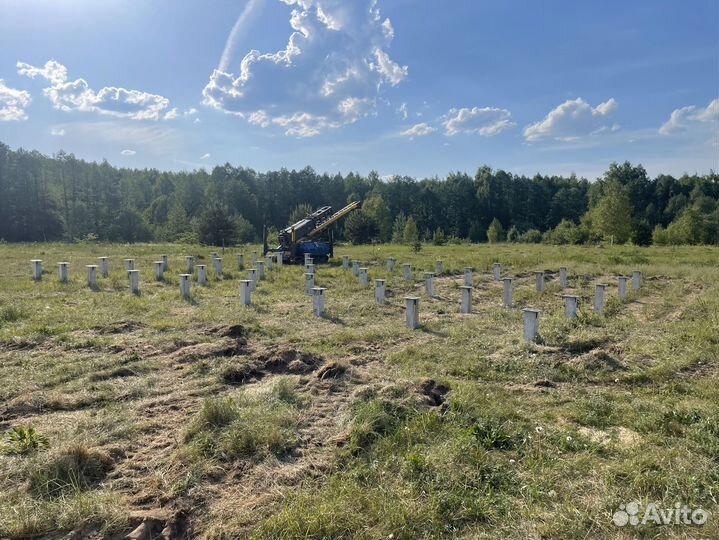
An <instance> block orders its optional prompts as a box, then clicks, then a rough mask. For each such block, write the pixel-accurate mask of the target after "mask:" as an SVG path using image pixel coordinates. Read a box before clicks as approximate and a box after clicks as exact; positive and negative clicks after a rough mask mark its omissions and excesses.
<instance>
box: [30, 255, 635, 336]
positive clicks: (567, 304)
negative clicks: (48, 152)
mask: <svg viewBox="0 0 719 540" xmlns="http://www.w3.org/2000/svg"><path fill="white" fill-rule="evenodd" d="M210 255H211V258H212V266H213V268H214V271H215V275H216V276H217V277H222V275H223V270H222V258H221V257H219V256H218V254H217V253H216V252H214V251H213V252H212V253H211V254H210ZM31 262H32V274H33V279H35V280H40V279H42V272H43V270H42V261H41V260H39V259H33V260H32V261H31ZM99 263H100V264H99V265H92V264H90V265H86V268H87V284H88V286H90V287H92V288H95V287H97V271H98V268H99V271H100V275H101V276H102V277H107V276H108V275H109V262H108V257H99ZM124 264H125V269H126V270H127V274H128V278H129V284H130V291H131V292H132V293H134V294H139V292H140V278H139V272H140V271H139V270H137V269H135V260H134V259H124ZM274 264H277V266H282V257H281V256H280V255H279V254H268V255H266V256H265V260H264V261H261V260H259V258H258V256H257V252H256V251H255V252H252V265H253V268H249V269H248V271H247V272H248V279H246V280H240V303H241V304H242V305H243V306H249V305H251V304H252V292H253V291H255V290H256V289H257V282H258V281H259V280H261V279H264V277H265V271H266V270H267V271H271V270H272V268H273V265H274ZM237 266H238V268H239V269H240V270H244V267H245V261H244V254H242V253H240V254H238V255H237ZM154 267H155V278H156V279H157V280H162V279H164V273H165V272H166V271H168V270H169V269H170V266H169V261H168V257H167V255H162V256H161V257H160V260H158V261H155V262H154ZM386 267H387V270H388V271H389V272H393V271H394V267H395V259H394V258H392V257H390V258H388V259H387V263H386ZM185 268H186V273H184V274H180V275H179V277H180V294H181V295H182V296H183V297H184V298H188V299H189V298H190V297H191V284H192V277H193V275H194V274H195V272H196V273H197V283H198V284H199V285H206V284H207V266H206V265H204V264H197V265H196V264H195V258H194V257H192V256H186V257H185ZM350 268H351V269H352V274H353V275H354V276H355V277H357V279H358V281H359V284H360V285H361V286H362V287H367V286H368V285H369V268H367V267H361V266H360V263H359V262H358V261H350V258H349V256H347V255H345V256H343V257H342V269H343V270H344V271H348V270H349V269H350ZM402 268H403V271H404V278H405V280H406V281H407V282H408V283H410V282H412V281H413V279H412V266H411V265H410V264H409V263H405V264H403V265H402ZM58 269H59V278H60V281H61V282H63V283H66V282H67V281H68V279H69V263H67V262H60V263H58ZM435 269H436V274H442V273H443V272H444V264H443V262H442V260H437V262H436V265H435ZM315 271H316V269H315V265H314V263H313V261H312V258H311V257H310V256H309V255H305V293H306V294H307V295H309V296H311V297H312V312H313V314H314V315H315V316H316V317H321V316H322V315H323V314H324V311H325V291H326V289H325V288H323V287H317V286H316V283H315ZM534 274H535V283H536V285H535V287H536V290H537V292H539V293H542V292H544V285H545V275H544V272H535V273H534ZM492 275H493V277H494V280H495V281H502V282H503V283H504V289H503V302H504V306H505V307H507V308H511V307H513V301H512V293H513V286H512V278H511V277H502V265H501V264H500V263H494V264H493V266H492ZM434 277H435V273H433V272H424V289H425V293H426V295H427V296H428V297H430V298H433V297H434V296H435V294H434ZM631 279H632V288H633V289H634V290H635V291H638V290H639V289H640V287H641V283H642V273H641V272H640V271H639V270H635V271H634V272H633V274H632V278H631ZM617 280H618V282H617V285H618V292H619V298H621V299H625V298H626V297H627V295H628V290H627V288H628V281H629V277H627V276H619V277H618V278H617ZM559 284H560V286H561V287H562V289H564V288H566V287H567V286H568V278H567V268H566V267H561V268H560V269H559ZM606 287H607V285H606V284H603V283H597V284H596V285H595V294H594V312H595V313H601V312H602V311H603V310H604V297H605V290H606ZM473 288H474V271H473V269H472V268H471V267H465V268H464V285H462V286H461V287H460V289H461V291H462V297H461V302H460V313H462V314H469V313H471V312H472V290H473ZM385 294H386V284H385V280H384V279H376V280H375V299H376V301H377V303H378V304H380V305H382V304H384V303H385ZM562 298H563V299H564V312H565V314H566V316H567V317H569V318H575V317H576V316H577V309H578V307H579V297H578V296H574V295H568V294H565V295H562ZM404 299H405V304H406V320H407V327H408V328H411V329H415V328H417V327H418V326H419V300H420V299H419V297H417V296H406V297H405V298H404ZM522 311H523V313H524V338H525V339H526V340H527V341H535V340H536V339H537V336H538V334H539V314H540V313H541V311H540V310H538V309H534V308H525V309H523V310H522Z"/></svg>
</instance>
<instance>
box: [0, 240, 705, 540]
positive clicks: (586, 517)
mask: <svg viewBox="0 0 719 540" xmlns="http://www.w3.org/2000/svg"><path fill="white" fill-rule="evenodd" d="M211 250H212V249H211V248H203V247H199V246H180V245H144V244H140V245H93V244H83V245H80V244H76V245H65V244H32V245H14V246H11V245H7V244H0V256H2V259H3V261H5V266H4V269H3V277H4V279H2V280H0V403H2V405H0V414H1V415H3V418H2V421H3V422H4V424H3V428H2V429H3V431H7V432H10V430H12V429H13V428H23V429H25V428H27V427H29V426H32V427H33V428H34V429H35V430H36V433H38V434H40V436H41V437H42V440H43V443H42V444H34V443H32V440H35V439H34V438H33V437H32V436H31V437H21V439H22V440H21V441H20V442H14V443H13V445H16V448H14V449H12V450H11V451H6V452H2V453H0V537H10V538H27V537H32V536H41V535H43V534H49V533H51V532H52V533H58V534H60V535H62V534H64V533H67V532H69V531H71V530H72V529H74V528H76V527H80V526H84V525H87V526H88V527H90V528H91V529H93V530H96V531H102V533H103V534H105V533H107V534H111V533H112V534H115V533H117V534H120V533H122V534H126V533H127V532H129V529H130V528H131V525H130V524H129V522H128V519H127V516H128V515H129V514H130V513H131V512H132V511H133V510H137V509H138V507H141V508H148V507H152V506H158V507H163V508H165V507H173V508H192V509H197V510H192V511H191V516H190V517H191V521H192V523H193V526H194V527H195V528H194V530H193V535H194V536H197V537H205V538H226V537H233V538H267V539H270V538H272V539H276V538H283V539H304V540H318V539H340V538H346V539H355V538H357V539H374V538H390V537H391V538H393V539H405V538H406V539H440V538H441V539H444V538H456V539H476V538H496V537H506V538H508V539H514V538H516V539H520V538H521V539H524V538H532V537H544V538H606V539H609V538H612V539H613V538H633V537H639V538H644V537H647V538H648V537H662V538H677V539H678V538H685V537H687V536H694V537H697V538H704V537H706V538H712V537H719V523H718V521H717V519H716V517H715V516H717V515H719V507H718V506H717V490H716V486H717V485H719V472H718V471H719V413H718V409H717V405H716V404H717V403H719V384H718V381H717V378H718V374H719V360H717V359H718V358H719V249H717V248H709V247H677V248H668V247H667V248H661V247H652V248H636V247H631V246H614V247H602V248H597V247H571V246H567V247H562V246H540V245H504V244H502V245H496V246H486V245H484V246H470V245H452V246H444V247H437V246H423V248H422V250H421V251H420V252H419V253H414V252H413V251H412V250H411V249H410V248H409V247H407V246H366V247H344V246H339V247H338V248H337V250H336V256H337V259H336V260H335V261H332V262H331V263H330V264H329V265H321V266H319V267H318V272H317V283H318V285H320V286H323V287H326V288H327V292H326V309H327V313H326V316H325V317H323V318H321V319H317V318H314V317H312V314H311V300H310V299H309V298H308V297H307V296H305V294H304V291H303V269H302V268H301V267H289V266H285V267H283V268H282V269H281V270H280V269H276V268H275V269H274V270H272V271H269V272H268V274H267V278H266V279H265V280H264V281H261V282H260V284H259V288H258V290H257V291H256V292H255V293H254V294H253V305H252V306H251V307H250V308H244V309H243V308H241V307H240V306H239V285H238V283H237V280H238V279H242V278H243V277H244V276H245V275H246V269H245V270H239V269H237V268H236V257H235V255H236V253H238V252H240V249H232V250H228V252H227V253H225V254H224V256H223V259H224V267H225V279H222V280H217V279H214V277H215V276H214V275H213V273H212V270H211V266H210V265H208V267H209V268H208V271H209V274H210V275H209V277H210V283H209V286H208V287H199V286H198V285H197V283H196V282H195V283H193V284H192V300H191V301H186V300H183V299H182V298H181V297H180V294H179V285H178V282H177V277H176V274H178V273H179V272H180V271H181V270H183V268H182V265H183V263H184V258H183V257H184V255H194V256H195V257H196V263H197V264H206V263H207V262H208V260H209V252H210V251H211ZM253 250H257V251H260V248H259V247H258V246H248V247H245V248H243V249H242V250H241V251H243V252H244V253H245V259H246V261H248V263H249V260H250V253H251V252H252V251H253ZM162 253H167V254H168V255H169V256H170V268H171V270H170V272H168V273H166V274H165V276H166V279H164V280H163V281H159V282H158V281H155V279H154V276H153V268H152V262H153V261H154V260H156V259H157V257H158V256H159V255H160V254H162ZM343 254H349V255H350V258H351V259H356V260H359V261H361V262H362V263H363V264H364V265H366V266H367V267H368V268H369V269H370V270H369V273H370V283H372V280H373V279H374V278H383V279H386V282H387V303H386V304H385V305H384V306H378V305H376V303H375V301H374V296H373V291H372V286H370V287H369V288H368V289H362V288H361V287H360V286H359V284H358V283H357V280H356V279H355V278H353V277H352V275H351V273H350V272H347V273H345V272H343V271H342V269H341V255H343ZM102 255H107V256H109V257H110V268H111V275H110V277H109V278H108V279H102V278H99V279H98V289H97V290H95V291H92V290H89V289H88V288H87V287H86V286H85V283H84V281H85V280H84V277H85V276H84V265H85V264H90V263H92V262H95V261H96V260H97V257H99V256H102ZM130 256H132V257H134V258H135V259H136V268H138V269H140V287H141V294H140V295H139V296H135V295H131V294H130V293H129V290H128V284H127V278H126V275H125V273H124V271H123V270H122V268H121V264H122V259H123V258H125V257H130ZM201 256H204V257H205V260H201V259H200V257H201ZM389 256H393V257H395V258H396V260H397V264H396V268H395V271H394V272H388V271H387V270H386V267H385V260H386V258H387V257H389ZM33 258H40V259H43V260H44V261H45V263H44V266H45V269H46V272H47V273H46V274H44V275H43V280H42V281H41V282H39V283H36V282H33V281H32V279H31V277H30V263H29V261H30V259H33ZM438 258H441V259H442V260H443V263H444V273H443V275H442V276H441V277H437V278H436V281H435V290H436V298H427V297H426V295H425V294H424V291H423V289H422V286H421V283H422V272H423V271H432V270H433V269H434V263H435V261H436V260H437V259H438ZM60 260H67V261H69V262H70V282H69V283H67V284H60V283H59V282H58V279H57V275H56V267H55V266H54V264H55V262H57V261H60ZM495 261H499V262H501V264H502V269H503V274H506V275H509V276H512V277H513V278H514V282H515V283H514V285H515V291H514V301H515V304H516V307H515V308H514V309H505V308H503V307H502V306H501V294H502V284H501V283H496V282H494V281H493V279H492V278H491V267H492V263H493V262H495ZM403 262H409V263H411V264H412V268H413V280H412V282H411V283H406V282H405V280H404V278H403V275H402V267H401V264H402V263H403ZM465 266H471V267H473V268H474V269H475V279H474V281H475V289H474V291H473V313H472V314H471V315H460V314H459V300H460V285H461V284H462V283H461V276H462V272H463V268H464V267H465ZM560 266H566V267H568V269H569V281H570V290H571V294H576V295H577V296H579V297H580V313H579V317H578V318H577V319H576V320H573V321H569V320H567V319H566V318H565V317H564V314H563V306H562V300H561V298H560V297H559V294H561V292H562V291H561V289H560V287H559V284H558V274H556V272H557V271H558V268H559V267H560ZM635 269H639V270H641V271H642V272H643V275H644V282H643V287H642V289H641V290H640V291H639V292H632V293H631V294H630V296H629V298H628V299H627V300H624V301H620V300H619V299H618V298H617V289H616V277H617V276H619V275H627V274H631V272H632V270H635ZM535 270H545V271H547V272H548V281H547V287H546V291H545V292H544V293H543V294H538V293H536V292H535V290H534V281H533V275H531V272H532V271H535ZM597 282H605V283H607V284H608V285H609V287H608V289H607V308H606V310H605V312H604V313H603V314H601V315H597V314H594V313H593V312H592V310H591V304H592V299H593V294H594V285H595V283H597ZM408 294H412V295H417V296H420V298H421V300H420V322H421V327H420V328H419V329H418V330H416V331H410V330H408V329H407V328H405V326H404V300H403V297H404V296H406V295H408ZM523 307H535V308H539V309H541V310H542V313H541V316H540V334H541V342H540V343H539V344H526V343H524V342H523V341H522V338H521V335H522V315H521V308H523ZM235 325H241V327H242V328H243V334H242V335H243V339H244V340H245V341H246V343H240V344H238V342H237V341H236V340H235V338H227V337H223V330H222V329H223V328H226V327H229V326H235ZM302 359H304V360H302ZM331 362H334V363H335V365H336V369H334V370H332V371H331V372H328V375H327V376H325V377H319V376H318V373H319V370H320V369H321V368H322V366H328V365H330V363H331ZM430 379H431V380H433V381H435V383H433V384H429V383H428V380H430ZM433 385H435V386H433ZM440 385H441V386H442V387H444V388H445V389H446V390H447V391H446V392H444V391H443V392H442V393H440V394H432V393H431V388H438V387H439V386H440ZM427 389H430V391H428V390H427ZM37 440H40V439H37ZM26 448H29V450H27V451H25V449H26ZM18 450H22V451H18ZM634 500H637V501H641V502H642V503H648V502H657V503H660V505H661V507H662V508H670V507H672V506H673V505H674V503H675V502H681V503H683V504H686V505H688V506H689V507H692V508H698V507H701V508H704V509H706V510H708V511H709V512H710V513H711V514H712V517H711V518H710V520H709V522H708V523H707V524H706V525H705V526H704V527H702V528H698V529H691V528H690V529H687V528H686V527H680V526H669V527H664V528H662V529H657V528H646V529H645V528H639V529H632V530H629V529H626V530H625V529H619V528H617V527H616V526H614V525H613V524H612V521H611V516H612V513H613V512H614V511H616V510H617V509H618V507H619V505H620V504H622V503H627V502H630V501H634ZM56 535H57V534H56Z"/></svg>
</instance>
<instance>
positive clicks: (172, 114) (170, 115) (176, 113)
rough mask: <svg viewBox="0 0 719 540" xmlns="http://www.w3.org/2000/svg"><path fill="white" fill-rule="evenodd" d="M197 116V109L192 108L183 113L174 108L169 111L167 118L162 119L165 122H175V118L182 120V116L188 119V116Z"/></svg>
mask: <svg viewBox="0 0 719 540" xmlns="http://www.w3.org/2000/svg"><path fill="white" fill-rule="evenodd" d="M196 114H197V109H195V108H194V107H190V108H189V109H187V110H186V111H184V112H181V111H180V109H178V108H177V107H173V108H172V109H170V110H169V111H167V112H166V113H165V116H163V117H162V118H163V119H164V120H174V119H175V118H180V117H181V116H184V117H188V116H195V115H196Z"/></svg>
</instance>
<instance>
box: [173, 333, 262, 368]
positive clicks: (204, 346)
mask: <svg viewBox="0 0 719 540" xmlns="http://www.w3.org/2000/svg"><path fill="white" fill-rule="evenodd" d="M248 353H249V350H248V349H247V340H245V339H244V338H241V339H234V340H230V339H223V340H221V341H213V342H209V343H197V344H194V345H187V346H185V347H181V348H179V349H177V350H176V351H175V352H173V353H172V354H171V355H170V358H171V359H172V360H173V361H175V362H180V363H188V362H196V361H198V360H204V359H206V358H213V357H216V356H244V355H247V354H248Z"/></svg>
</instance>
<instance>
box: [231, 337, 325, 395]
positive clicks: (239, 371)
mask: <svg viewBox="0 0 719 540" xmlns="http://www.w3.org/2000/svg"><path fill="white" fill-rule="evenodd" d="M323 361H324V360H323V359H322V357H320V356H317V355H313V354H310V353H306V352H302V351H298V350H296V349H290V348H287V347H277V346H272V347H269V348H267V349H266V350H263V351H261V352H255V353H254V354H252V355H251V356H250V357H249V358H246V359H243V360H242V361H241V362H238V363H237V364H233V365H230V366H227V367H225V368H224V369H223V370H222V374H221V378H222V380H223V382H225V383H226V384H234V385H237V384H246V383H248V382H251V381H253V380H259V379H261V378H262V377H264V376H265V375H268V374H276V373H296V374H302V373H309V372H311V371H313V370H314V369H315V368H317V366H319V365H321V364H322V363H323ZM330 364H333V363H330ZM328 365H329V364H328Z"/></svg>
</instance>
